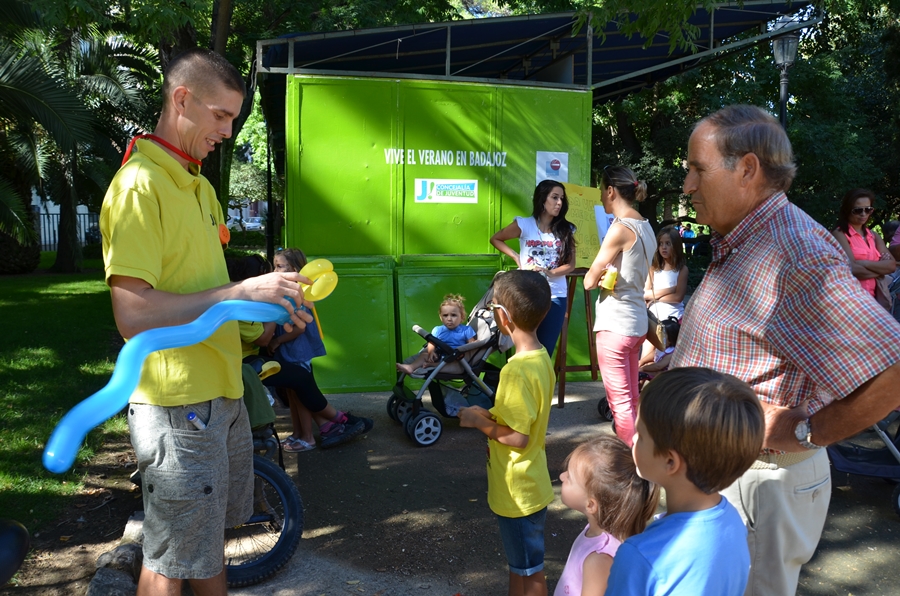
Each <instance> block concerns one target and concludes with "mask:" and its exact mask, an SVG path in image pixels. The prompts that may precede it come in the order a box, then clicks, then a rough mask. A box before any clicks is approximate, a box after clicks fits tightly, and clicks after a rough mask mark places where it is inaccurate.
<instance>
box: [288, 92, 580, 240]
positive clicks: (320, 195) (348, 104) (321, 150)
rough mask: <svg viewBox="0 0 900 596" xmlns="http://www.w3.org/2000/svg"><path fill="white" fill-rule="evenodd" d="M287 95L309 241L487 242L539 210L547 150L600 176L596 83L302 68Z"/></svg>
mask: <svg viewBox="0 0 900 596" xmlns="http://www.w3.org/2000/svg"><path fill="white" fill-rule="evenodd" d="M287 102H288V106H287V118H288V123H289V125H288V127H287V133H286V134H287V139H286V147H287V154H286V168H287V170H286V176H287V195H286V201H285V202H286V205H285V210H286V219H287V225H286V238H287V243H288V245H290V246H300V247H302V248H304V249H306V250H307V251H309V252H316V253H322V254H334V255H340V254H344V255H367V254H390V255H394V256H399V255H402V254H453V253H481V252H484V251H485V250H490V245H489V244H488V238H490V236H491V234H493V233H494V232H495V231H496V230H497V229H499V228H501V227H503V226H504V225H506V224H508V223H509V222H510V221H511V220H512V217H513V216H515V215H521V214H526V213H530V211H531V195H532V192H533V190H534V185H535V183H536V180H537V175H538V170H540V169H541V168H544V167H545V166H544V165H542V164H541V163H538V160H537V152H539V151H548V152H558V153H563V154H566V155H567V156H568V171H569V174H568V181H569V182H572V183H575V184H585V183H586V182H587V181H588V180H589V169H590V130H591V126H590V123H591V94H590V92H586V91H577V92H576V91H563V90H554V89H543V88H529V87H520V86H501V85H486V84H475V83H454V82H446V81H416V80H390V79H376V78H372V79H362V78H352V77H334V76H312V75H302V76H296V77H291V78H289V79H288V94H287Z"/></svg>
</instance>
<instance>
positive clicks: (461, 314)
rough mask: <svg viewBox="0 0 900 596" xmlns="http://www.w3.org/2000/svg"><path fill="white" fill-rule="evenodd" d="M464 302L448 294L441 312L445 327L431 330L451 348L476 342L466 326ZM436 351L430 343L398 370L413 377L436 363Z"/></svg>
mask: <svg viewBox="0 0 900 596" xmlns="http://www.w3.org/2000/svg"><path fill="white" fill-rule="evenodd" d="M464 300H465V298H463V297H462V296H460V295H459V294H447V295H446V296H444V300H443V301H442V302H441V306H440V311H439V312H440V316H441V322H442V323H443V325H438V326H437V327H435V328H434V329H432V330H431V335H433V336H435V337H436V338H438V339H439V340H441V341H442V342H444V343H445V344H447V345H448V346H450V347H451V348H458V347H459V346H462V345H465V344H467V343H472V342H473V341H475V331H474V330H473V329H472V328H471V327H469V326H468V325H466V324H465V321H466V307H465V305H464V304H463V301H464ZM434 350H435V347H434V344H432V343H429V344H428V347H427V348H426V349H425V351H424V352H420V353H419V354H418V355H417V356H416V358H415V359H414V360H413V361H412V362H408V363H405V364H404V363H400V362H398V363H397V370H399V371H400V372H402V373H406V374H408V375H411V374H413V372H415V371H416V369H419V368H422V367H424V366H425V365H429V364H434V363H436V362H437V361H438V357H437V354H435V352H434Z"/></svg>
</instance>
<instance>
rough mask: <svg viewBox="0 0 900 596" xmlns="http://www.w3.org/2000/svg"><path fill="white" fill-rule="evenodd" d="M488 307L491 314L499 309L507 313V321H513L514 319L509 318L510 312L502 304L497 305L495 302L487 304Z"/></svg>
mask: <svg viewBox="0 0 900 596" xmlns="http://www.w3.org/2000/svg"><path fill="white" fill-rule="evenodd" d="M487 307H488V308H489V309H490V310H491V312H493V311H495V310H496V309H498V308H499V309H500V310H502V311H503V312H504V313H506V318H507V319H509V320H512V317H511V316H509V311H508V310H506V307H505V306H503V305H502V304H495V303H494V302H488V303H487Z"/></svg>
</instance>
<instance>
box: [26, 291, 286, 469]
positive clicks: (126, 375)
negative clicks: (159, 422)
mask: <svg viewBox="0 0 900 596" xmlns="http://www.w3.org/2000/svg"><path fill="white" fill-rule="evenodd" d="M289 319H290V315H288V312H287V311H286V310H285V309H284V308H283V307H281V306H278V305H276V304H269V303H264V302H251V301H248V300H226V301H225V302H220V303H218V304H215V305H213V306H211V307H210V308H209V309H207V311H206V312H204V313H203V314H202V315H200V316H199V317H197V319H196V320H194V321H192V322H190V323H188V324H187V325H178V326H177V327H161V328H159V329H148V330H147V331H144V332H142V333H138V334H137V335H135V336H134V337H133V338H131V339H130V340H129V341H128V343H126V344H125V347H124V348H122V351H121V352H119V357H118V358H117V359H116V367H115V369H114V370H113V374H112V378H110V380H109V383H107V384H106V386H105V387H104V388H103V389H101V390H100V391H98V392H97V393H95V394H93V395H92V396H90V397H88V398H87V399H85V400H84V401H82V402H81V403H79V404H78V405H77V406H75V407H74V408H72V409H71V410H69V413H68V414H66V415H65V416H63V419H62V420H60V421H59V424H57V425H56V428H55V429H54V430H53V434H52V435H50V440H49V441H48V442H47V447H46V448H45V449H44V467H45V468H47V469H48V470H50V471H51V472H55V473H57V474H61V473H62V472H65V471H66V470H68V469H69V468H71V467H72V463H73V462H74V461H75V456H76V455H77V454H78V448H79V447H80V446H81V443H82V441H84V437H85V436H87V434H88V432H89V431H90V430H91V429H93V428H94V427H95V426H97V425H98V424H101V423H102V422H104V421H106V420H108V419H110V418H112V417H113V416H115V415H116V414H117V413H119V412H120V411H121V410H122V408H124V407H125V406H126V405H128V399H129V398H130V397H131V394H132V393H134V390H135V388H136V387H137V385H138V381H140V378H141V367H142V366H143V364H144V360H146V359H147V356H149V355H150V354H151V353H153V352H156V351H157V350H167V349H169V348H183V347H184V346H190V345H193V344H196V343H199V342H201V341H203V340H204V339H206V338H207V337H209V336H210V335H212V334H213V332H214V331H215V330H216V329H218V328H219V327H220V326H221V325H222V323H224V322H226V321H235V320H241V321H260V322H269V321H275V322H276V323H279V324H282V325H283V324H284V323H287V322H288V320H289Z"/></svg>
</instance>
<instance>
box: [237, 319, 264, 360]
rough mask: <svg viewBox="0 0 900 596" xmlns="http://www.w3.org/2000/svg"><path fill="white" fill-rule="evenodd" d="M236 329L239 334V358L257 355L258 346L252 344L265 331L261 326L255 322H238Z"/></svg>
mask: <svg viewBox="0 0 900 596" xmlns="http://www.w3.org/2000/svg"><path fill="white" fill-rule="evenodd" d="M238 329H239V330H240V332H241V358H246V357H247V356H256V355H257V354H259V346H258V345H256V344H255V343H253V342H255V341H256V340H258V339H259V336H260V335H262V334H263V331H265V329H263V324H262V323H258V322H256V321H238Z"/></svg>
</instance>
